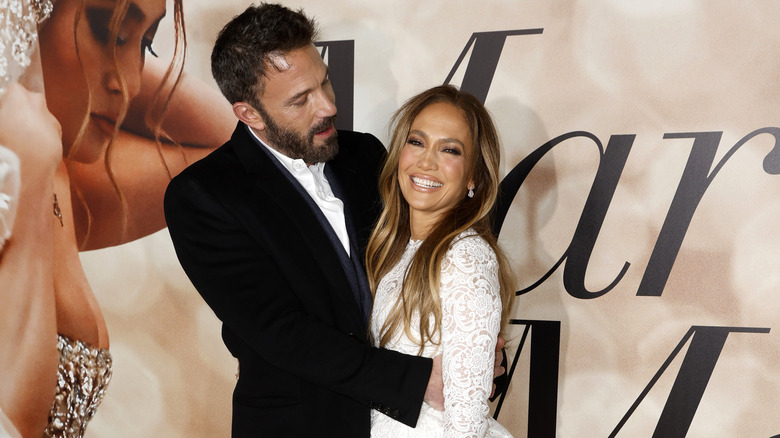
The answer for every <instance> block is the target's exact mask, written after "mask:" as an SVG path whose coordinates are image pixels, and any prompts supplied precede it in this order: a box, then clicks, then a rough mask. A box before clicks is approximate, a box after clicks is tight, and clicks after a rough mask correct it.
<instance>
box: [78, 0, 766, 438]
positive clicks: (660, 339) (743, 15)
mask: <svg viewBox="0 0 780 438" xmlns="http://www.w3.org/2000/svg"><path fill="white" fill-rule="evenodd" d="M284 3H285V4H286V5H288V6H290V7H294V8H298V7H303V8H304V9H305V10H306V11H307V12H308V13H309V14H311V15H313V16H315V17H316V18H317V19H318V20H319V22H320V23H321V25H322V29H323V35H322V36H323V39H325V40H354V41H355V102H354V106H355V119H354V127H355V129H356V130H359V131H367V132H371V133H374V134H376V135H377V136H379V137H380V138H381V139H383V140H386V138H387V135H386V122H387V120H388V118H389V116H390V114H391V113H392V111H393V110H394V109H395V108H396V107H397V106H398V105H399V104H400V103H401V102H402V101H403V100H404V99H405V98H407V97H409V96H411V95H412V94H414V93H416V92H418V91H420V90H422V89H424V88H427V87H430V86H433V85H437V84H440V83H442V82H443V81H444V79H445V78H446V76H447V74H448V73H449V71H450V69H451V68H452V67H453V65H454V64H455V61H456V59H457V57H458V56H459V55H460V53H461V51H462V50H463V49H464V47H465V45H466V43H467V41H468V40H469V38H470V37H471V35H472V34H473V33H474V32H484V31H501V30H514V29H530V28H543V33H542V34H540V35H528V36H513V37H509V38H508V39H507V42H506V44H505V46H504V48H503V52H502V55H501V60H500V62H499V64H498V67H497V71H496V75H495V78H494V81H493V84H492V86H491V89H490V92H489V94H488V97H487V100H486V105H487V107H488V108H489V109H490V110H491V111H492V113H493V115H494V116H495V119H496V121H497V124H498V127H499V130H500V132H501V135H502V139H503V145H504V152H505V153H504V158H505V160H504V167H503V169H504V174H506V173H507V172H508V171H509V170H511V169H512V168H513V167H514V166H515V165H516V164H517V163H518V162H520V160H522V159H523V158H524V157H525V156H526V155H527V154H529V153H530V152H532V151H534V150H535V149H537V148H538V147H539V146H541V145H542V144H544V143H545V142H547V141H548V140H550V139H552V138H554V137H557V136H559V135H561V134H565V133H567V132H571V131H580V130H581V131H587V132H590V133H592V134H593V135H595V136H596V137H598V138H599V139H600V140H601V142H602V143H604V144H605V145H606V144H607V142H608V141H609V138H610V136H611V135H618V134H636V139H635V141H634V145H633V149H632V150H631V153H630V155H629V157H628V160H627V162H626V165H625V169H624V170H623V173H622V175H621V178H620V181H619V185H618V187H617V190H616V192H615V195H614V198H613V200H612V202H611V204H610V207H609V210H608V213H607V216H606V219H605V221H604V225H603V228H602V229H601V232H600V234H599V235H598V240H597V241H596V245H595V248H594V251H593V255H592V257H591V260H590V263H589V265H588V268H587V275H586V279H585V280H586V281H585V283H586V286H587V287H588V288H590V289H591V290H600V289H602V288H604V287H606V286H607V285H608V284H609V283H610V282H611V281H612V280H613V279H614V278H615V277H616V276H617V275H618V273H619V271H620V269H621V267H622V266H623V264H624V263H625V262H629V263H630V264H631V265H630V267H629V269H628V271H627V273H626V275H625V277H624V278H623V279H622V280H621V281H620V282H619V283H618V285H617V286H616V287H615V288H614V289H613V290H612V291H611V292H609V293H607V294H605V295H604V296H602V297H599V298H596V299H588V300H583V299H578V298H574V297H572V296H571V295H569V293H567V291H566V290H565V289H564V286H563V279H562V278H563V276H562V272H563V266H561V267H560V268H559V269H558V270H557V271H556V272H555V273H554V274H553V275H552V276H550V277H549V278H548V279H547V280H546V281H545V282H544V283H542V284H541V285H540V286H539V287H537V288H536V289H534V290H533V291H531V292H530V293H528V294H526V295H522V296H520V297H518V299H517V301H516V309H515V311H514V315H515V317H516V318H521V319H533V320H554V321H560V322H561V350H560V354H561V362H560V371H559V390H558V394H557V396H558V410H557V418H558V419H557V435H558V436H561V437H583V436H585V437H606V436H608V435H609V434H610V433H611V431H612V430H613V429H614V428H615V427H616V426H617V424H618V422H619V421H620V419H621V418H622V417H623V416H624V415H625V414H626V412H627V411H628V410H629V408H630V407H631V405H632V404H633V403H634V401H635V400H637V397H639V395H640V393H641V392H642V390H643V389H644V388H645V386H646V385H647V384H648V383H649V382H650V380H651V379H652V378H653V376H654V375H655V373H656V372H657V371H658V370H659V368H660V367H661V365H662V364H663V363H664V361H665V360H666V359H667V358H668V357H669V355H670V354H671V353H672V350H673V349H674V348H675V346H676V345H677V344H678V343H679V342H680V341H681V340H682V339H683V336H684V335H685V333H686V332H687V331H688V330H689V329H690V328H691V326H697V325H702V326H735V327H761V328H769V329H771V330H770V332H769V333H765V334H752V333H732V334H731V335H730V336H729V337H728V339H727V341H726V344H725V346H724V348H723V351H722V353H721V355H720V358H719V361H718V363H717V365H716V367H715V370H714V372H713V374H712V378H711V379H710V381H709V384H708V386H707V389H706V391H705V393H704V395H703V397H702V400H701V404H700V405H699V408H698V410H697V412H696V415H695V417H694V419H693V422H692V424H691V428H690V431H689V434H688V436H692V437H714V436H717V437H734V436H740V437H769V436H771V435H775V434H780V416H779V415H778V414H777V413H778V408H779V407H780V364H779V363H778V361H777V357H778V353H777V351H778V349H779V347H780V333H778V331H780V330H778V327H777V323H776V321H777V320H778V310H780V297H779V296H778V293H779V292H780V251H778V248H780V227H778V226H777V223H778V222H777V221H778V219H777V218H778V216H780V202H779V200H780V176H774V175H769V174H767V173H766V172H765V171H764V170H763V168H762V160H763V159H764V157H765V156H766V155H767V154H768V153H769V152H770V151H771V150H772V148H773V147H774V139H773V138H772V137H771V136H768V135H762V136H759V137H757V138H756V139H754V140H752V141H751V142H749V143H748V144H746V145H745V146H744V147H742V148H741V149H739V150H738V151H737V153H735V154H734V156H733V157H731V158H730V159H729V160H728V162H727V163H726V165H724V167H723V169H722V170H721V171H720V173H719V174H718V175H717V177H716V178H714V180H713V182H712V184H711V185H710V187H709V188H708V190H707V191H706V193H705V194H704V196H703V198H702V200H701V203H700V204H699V206H698V208H697V210H696V212H695V214H694V215H693V219H692V220H691V223H690V227H689V228H688V232H687V234H686V236H685V239H684V241H683V243H682V247H681V249H680V251H679V254H678V256H677V259H676V263H675V265H674V267H673V269H672V271H671V275H670V276H669V280H668V282H667V284H666V287H665V289H664V290H663V294H662V295H661V296H660V297H646V296H645V297H638V296H637V294H636V292H637V289H638V286H639V282H640V280H641V279H642V276H643V274H644V272H645V267H646V265H647V263H648V260H649V257H650V254H651V253H652V250H653V247H654V245H655V242H656V239H657V237H658V235H659V231H660V229H661V226H662V225H663V222H664V218H665V217H666V213H667V211H668V210H669V205H670V203H671V200H672V197H673V196H674V194H675V192H676V190H677V188H678V184H679V183H680V177H681V175H682V172H683V169H684V167H685V164H686V162H687V159H688V156H689V154H690V152H691V145H692V140H690V139H664V134H666V133H677V132H691V131H722V132H723V137H722V139H721V142H720V147H719V148H718V152H717V155H716V157H715V161H716V163H717V162H718V161H719V160H720V159H721V158H722V157H723V156H724V155H725V154H726V153H727V152H728V150H729V149H730V148H731V147H732V146H733V145H734V144H735V143H736V142H737V141H739V140H740V139H741V138H742V137H744V136H745V135H747V134H749V133H750V132H752V131H754V130H756V129H759V128H765V127H773V126H780V105H778V101H780V87H779V86H778V83H777V82H778V79H780V73H779V72H780V27H778V25H777V23H779V22H780V2H775V1H769V0H764V1H760V0H747V1H746V0H739V1H738V0H734V1H729V0H712V1H702V0H699V1H696V0H659V1H653V2H647V1H639V0H590V1H587V2H584V1H572V0H570V1H563V0H552V1H551V0H522V1H521V0H513V1H509V0H490V1H479V2H476V1H471V0H461V1H444V0H441V1H425V2H422V1H419V0H413V1H412V0H394V1H384V2H366V1H360V0H353V1H343V0H342V1H328V2H325V1H322V0H310V1H295V2H284ZM248 4H249V2H247V1H246V0H223V1H220V2H214V1H206V0H185V19H186V22H187V30H188V40H189V52H188V58H187V71H188V72H189V73H191V74H194V75H197V76H199V77H201V78H204V79H206V80H207V81H208V82H209V83H210V84H213V82H212V80H211V78H210V73H209V67H208V55H209V53H210V48H211V44H212V42H213V40H214V39H215V37H216V33H217V32H218V30H219V28H220V27H221V26H222V25H223V24H224V23H225V22H227V21H228V20H229V19H230V18H231V17H232V16H233V15H235V14H237V13H239V12H240V11H241V10H243V9H244V8H245V7H246V6H247V5H248ZM169 9H170V8H169ZM169 15H170V14H169ZM162 29H165V30H168V29H170V26H167V25H163V26H162ZM162 29H161V32H160V33H159V35H158V37H157V39H156V42H155V46H156V48H158V50H159V51H162V52H165V44H166V42H167V41H172V38H171V37H170V35H169V34H168V33H166V32H165V31H163V30H162ZM467 59H468V58H467ZM464 69H465V64H464V67H461V69H460V70H459V72H458V73H456V75H455V77H454V79H453V83H455V84H459V83H460V80H461V78H462V77H463V70H464ZM598 163H599V156H598V152H597V150H596V148H594V147H593V145H592V144H588V143H587V142H584V141H570V142H566V143H564V144H562V145H560V146H558V147H556V148H554V150H553V152H551V153H549V154H547V155H546V156H545V158H543V159H542V161H541V162H540V163H539V164H538V165H537V166H536V167H535V168H534V170H533V171H532V172H531V174H530V175H529V178H528V180H526V182H525V183H524V184H523V186H522V188H521V190H520V192H519V193H518V196H517V198H516V200H515V202H514V204H513V206H512V209H511V210H510V212H509V217H508V219H507V222H506V223H505V224H504V227H503V231H502V234H501V241H502V243H503V244H504V245H505V248H507V249H508V250H509V252H510V254H511V256H512V259H513V262H514V267H515V268H516V270H517V273H518V279H519V283H520V285H521V287H526V286H529V285H531V284H532V283H534V282H535V281H536V280H538V279H539V278H540V277H541V276H542V275H544V274H545V273H546V272H547V271H548V270H549V269H550V268H551V267H552V266H553V264H554V263H555V262H556V261H557V260H558V259H559V258H560V257H561V255H562V254H563V252H564V251H565V250H566V248H567V247H568V245H569V243H570V241H571V238H572V234H573V232H574V229H575V226H576V225H577V223H578V221H579V218H580V216H581V214H582V210H583V205H584V203H585V200H586V198H587V195H588V193H589V190H590V187H591V184H592V182H593V178H594V176H595V174H596V169H597V167H598ZM83 263H84V265H85V268H86V270H87V274H88V275H89V278H90V280H91V282H92V285H93V286H94V290H95V293H96V294H97V296H98V299H99V301H100V304H101V306H102V308H103V309H104V311H105V314H106V319H107V321H108V326H109V330H110V333H111V344H112V347H111V349H112V352H113V354H114V358H115V359H114V360H115V365H114V366H115V368H114V373H115V374H114V380H113V381H112V384H111V386H110V388H109V391H108V394H107V397H106V399H105V402H104V404H103V406H102V407H101V409H100V410H99V411H98V415H97V416H96V418H95V419H94V421H93V423H92V424H91V426H90V428H89V431H88V436H91V437H142V436H143V437H151V436H155V437H183V436H188V437H219V436H228V434H229V427H230V397H231V391H232V387H233V383H234V381H235V378H234V373H235V361H234V360H233V359H232V358H231V357H230V355H229V354H228V352H227V350H226V349H225V347H224V346H223V344H222V342H221V339H220V325H219V323H218V321H217V320H216V318H215V317H214V316H213V314H212V313H211V312H210V310H209V309H208V308H207V307H206V306H205V305H204V304H203V302H202V301H201V299H200V297H199V296H198V295H197V293H196V292H195V291H194V289H193V288H192V286H191V285H190V283H189V282H188V280H187V278H186V276H185V275H184V274H183V272H182V270H181V268H180V267H179V265H178V262H177V260H176V258H175V255H174V253H173V250H172V246H171V243H170V241H169V239H168V235H167V231H165V230H163V231H161V232H159V233H157V234H155V235H152V236H150V237H148V238H145V239H142V240H140V241H137V242H133V243H131V244H127V245H123V246H121V247H117V248H111V249H106V250H100V251H94V252H87V253H83ZM521 328H522V327H518V328H517V329H515V330H513V332H512V336H511V338H512V339H511V341H512V348H510V354H514V348H516V347H517V345H518V343H519V337H518V334H519V333H520V329H521ZM686 348H687V345H686V346H685V347H684V349H683V351H682V352H681V353H680V354H679V355H678V356H677V357H676V359H675V360H674V361H672V363H671V364H670V367H669V369H668V370H667V372H666V373H664V374H663V375H662V377H661V378H660V379H659V381H658V383H657V384H656V385H655V386H654V387H653V389H652V390H651V391H650V392H649V394H648V396H647V398H646V399H644V401H643V402H642V403H641V404H640V405H639V407H638V408H637V410H636V412H635V413H634V414H633V415H632V416H631V417H630V418H629V420H628V422H627V423H626V425H625V426H624V427H623V429H622V430H621V431H620V433H618V435H617V436H619V437H632V438H633V437H649V436H651V435H652V433H653V430H654V428H655V425H656V423H657V422H658V418H659V415H660V412H661V410H662V409H663V406H664V403H665V402H666V399H667V397H668V395H669V391H670V388H671V387H672V384H673V382H674V378H675V376H676V374H677V371H678V370H679V366H680V363H681V361H682V357H683V355H684V353H685V351H686V350H685V349H686ZM528 357H529V355H528V352H526V351H524V352H523V354H522V355H521V360H520V363H521V364H520V366H518V369H517V371H516V375H515V376H514V381H513V382H512V385H511V387H510V393H509V397H508V400H507V401H506V402H505V404H504V406H503V407H502V409H501V413H500V416H499V421H501V422H502V423H504V424H506V425H508V426H509V427H510V429H511V430H512V431H513V432H514V434H515V435H516V436H518V437H523V436H526V433H527V432H526V430H527V426H526V424H527V393H528V376H527V366H528Z"/></svg>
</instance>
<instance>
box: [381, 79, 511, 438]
mask: <svg viewBox="0 0 780 438" xmlns="http://www.w3.org/2000/svg"><path fill="white" fill-rule="evenodd" d="M393 126H394V130H393V134H392V138H391V144H390V149H389V156H388V159H387V162H386V164H385V166H384V168H383V170H382V173H381V176H380V180H379V187H380V193H381V195H382V201H383V202H384V210H383V212H382V215H381V216H380V218H379V221H378V224H377V227H376V228H375V230H374V232H373V234H372V236H371V240H370V241H369V245H368V250H367V255H366V258H367V270H368V275H369V282H370V284H371V290H372V291H373V293H374V308H373V311H372V321H371V335H372V337H373V339H374V342H375V344H376V345H378V346H381V347H386V348H390V349H393V350H398V351H401V352H403V353H408V354H420V355H423V356H427V357H433V356H435V355H438V354H441V355H442V364H443V365H442V370H443V377H444V400H445V409H444V412H443V413H442V412H439V411H435V410H433V409H432V408H430V407H429V406H427V405H423V408H422V411H421V413H420V418H419V420H418V423H417V426H416V428H414V429H412V428H408V427H406V426H405V425H402V424H400V423H397V422H395V421H393V420H391V419H389V418H388V417H385V416H384V415H382V414H380V413H378V412H376V411H373V412H372V427H371V435H372V436H377V437H383V436H388V437H390V436H392V437H394V438H397V437H404V436H420V437H431V436H485V435H486V434H487V436H501V437H505V436H510V434H509V432H507V431H506V429H504V428H503V427H502V426H501V425H500V424H498V423H497V422H496V421H495V420H493V419H492V418H489V417H488V411H489V409H488V405H487V401H488V396H489V395H490V392H491V385H492V378H493V361H494V355H495V351H494V348H493V346H494V345H495V343H496V338H497V336H498V334H499V332H500V330H501V329H502V328H503V327H504V326H505V324H506V321H507V319H508V314H509V311H510V309H511V305H512V302H513V297H514V289H513V287H512V277H511V272H510V269H509V267H508V265H507V262H506V260H505V258H504V256H503V254H502V252H501V250H500V249H499V247H498V245H497V243H496V239H495V238H494V237H493V235H492V234H491V232H490V226H489V213H490V211H491V208H492V206H493V203H494V202H495V199H496V194H497V191H498V184H499V178H498V166H499V155H500V152H499V145H498V137H497V134H496V131H495V128H494V126H493V122H492V120H491V118H490V115H489V114H488V112H487V110H485V108H484V107H483V106H482V104H481V103H480V102H479V101H478V100H477V99H476V98H474V97H473V96H471V95H470V94H468V93H465V92H462V91H459V90H458V89H456V88H454V87H452V86H440V87H435V88H432V89H430V90H427V91H425V92H423V93H421V94H419V95H417V96H415V97H413V98H411V99H410V100H409V101H407V102H406V103H405V104H404V105H403V106H402V107H401V108H400V109H399V110H398V112H397V113H396V114H395V116H394V117H393Z"/></svg>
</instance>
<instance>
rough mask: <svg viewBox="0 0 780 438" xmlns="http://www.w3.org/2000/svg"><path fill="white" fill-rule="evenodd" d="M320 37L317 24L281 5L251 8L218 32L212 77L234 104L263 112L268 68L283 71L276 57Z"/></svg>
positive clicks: (263, 4) (212, 56) (264, 4)
mask: <svg viewBox="0 0 780 438" xmlns="http://www.w3.org/2000/svg"><path fill="white" fill-rule="evenodd" d="M316 36H317V24H316V22H315V21H314V20H313V19H311V18H309V17H307V16H306V15H305V14H304V13H303V9H301V10H298V11H297V12H296V11H292V10H290V9H288V8H286V7H284V6H282V5H278V4H268V3H262V4H260V6H250V7H248V8H247V9H246V10H245V11H244V12H242V13H241V14H240V15H237V16H236V17H234V18H233V19H232V20H230V22H229V23H228V24H226V25H225V27H223V28H222V30H221V31H220V32H219V36H218V37H217V41H216V43H215V44H214V49H213V50H212V52H211V74H212V75H213V76H214V79H215V80H216V81H217V85H219V89H220V90H221V91H222V94H224V95H225V97H226V98H227V100H228V101H229V102H230V103H231V104H232V103H236V102H247V103H249V104H250V105H252V106H253V107H254V108H260V107H261V105H260V102H259V100H258V96H260V95H261V94H262V93H263V87H264V84H265V81H264V80H263V78H265V77H267V74H268V68H275V69H277V70H278V71H281V69H282V67H281V66H278V65H276V64H275V63H274V57H278V56H283V55H285V54H287V53H289V52H291V51H293V50H296V49H300V48H303V47H305V46H307V45H309V44H311V43H312V42H313V41H314V39H315V38H316Z"/></svg>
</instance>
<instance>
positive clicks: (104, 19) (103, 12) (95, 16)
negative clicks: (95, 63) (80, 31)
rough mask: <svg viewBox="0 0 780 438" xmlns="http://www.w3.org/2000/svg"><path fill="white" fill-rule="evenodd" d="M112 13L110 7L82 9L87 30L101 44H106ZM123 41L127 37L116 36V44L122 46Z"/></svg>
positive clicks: (109, 34)
mask: <svg viewBox="0 0 780 438" xmlns="http://www.w3.org/2000/svg"><path fill="white" fill-rule="evenodd" d="M113 14H114V12H113V11H112V10H111V9H104V8H87V9H85V10H84V15H86V17H87V23H88V24H89V30H90V32H92V36H94V37H95V40H96V41H98V42H99V43H101V44H108V40H109V38H110V37H111V27H110V23H111V17H112V16H113ZM125 43H127V38H124V37H121V36H119V35H117V36H116V45H117V46H123V45H124V44H125Z"/></svg>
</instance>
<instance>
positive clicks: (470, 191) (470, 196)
mask: <svg viewBox="0 0 780 438" xmlns="http://www.w3.org/2000/svg"><path fill="white" fill-rule="evenodd" d="M467 196H468V197H469V198H473V197H474V186H471V187H469V193H468V195H467Z"/></svg>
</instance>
